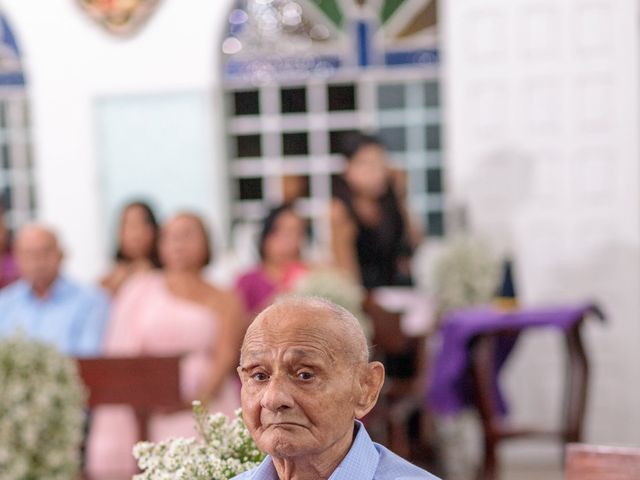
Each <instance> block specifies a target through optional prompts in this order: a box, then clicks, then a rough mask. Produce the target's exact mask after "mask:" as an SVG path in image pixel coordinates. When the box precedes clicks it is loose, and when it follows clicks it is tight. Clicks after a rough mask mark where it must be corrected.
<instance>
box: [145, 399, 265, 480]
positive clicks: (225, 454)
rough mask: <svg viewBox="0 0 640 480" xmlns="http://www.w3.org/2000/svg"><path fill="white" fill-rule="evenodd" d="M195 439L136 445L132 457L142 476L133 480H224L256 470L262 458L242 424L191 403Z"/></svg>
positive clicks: (237, 420)
mask: <svg viewBox="0 0 640 480" xmlns="http://www.w3.org/2000/svg"><path fill="white" fill-rule="evenodd" d="M193 414H194V419H195V423H196V429H197V431H198V433H199V434H200V437H201V440H198V439H196V438H172V439H168V440H165V441H162V442H159V443H151V442H140V443H138V444H137V445H136V446H135V447H134V449H133V454H134V456H135V457H136V459H137V461H138V466H139V467H140V469H141V470H142V473H140V474H138V475H136V476H135V477H134V480H228V479H230V478H233V477H234V476H236V475H238V474H240V473H242V472H244V471H246V470H250V469H252V468H254V467H257V466H258V465H259V464H260V462H261V461H262V459H263V458H264V454H263V453H262V452H260V451H259V450H258V448H257V447H256V445H255V443H254V442H253V439H252V438H251V436H250V435H249V432H248V430H247V428H246V426H245V424H244V422H243V421H242V416H241V414H240V410H238V412H236V418H235V419H233V420H231V421H229V419H228V418H227V417H226V416H225V415H223V414H222V413H216V414H213V415H210V414H209V413H208V411H207V410H206V408H205V407H204V406H203V405H202V404H201V403H200V402H193Z"/></svg>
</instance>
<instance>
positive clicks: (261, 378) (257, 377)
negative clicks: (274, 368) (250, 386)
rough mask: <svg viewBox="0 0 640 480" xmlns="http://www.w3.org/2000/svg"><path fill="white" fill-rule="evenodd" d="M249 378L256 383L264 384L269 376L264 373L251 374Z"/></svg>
mask: <svg viewBox="0 0 640 480" xmlns="http://www.w3.org/2000/svg"><path fill="white" fill-rule="evenodd" d="M251 378H252V379H253V380H255V381H257V382H264V381H265V380H268V379H269V375H267V374H266V373H264V372H256V373H252V374H251Z"/></svg>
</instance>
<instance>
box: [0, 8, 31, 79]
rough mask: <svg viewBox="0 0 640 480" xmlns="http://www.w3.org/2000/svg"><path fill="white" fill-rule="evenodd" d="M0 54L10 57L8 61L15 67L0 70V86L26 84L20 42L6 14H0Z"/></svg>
mask: <svg viewBox="0 0 640 480" xmlns="http://www.w3.org/2000/svg"><path fill="white" fill-rule="evenodd" d="M0 47H1V48H0V55H2V56H5V57H9V58H8V59H7V60H9V62H8V63H10V64H13V65H14V66H15V68H12V69H9V70H6V71H0V86H11V87H15V86H18V87H21V86H24V85H25V83H26V82H25V77H24V72H23V71H22V64H21V62H20V57H21V55H20V49H19V48H18V42H17V41H16V37H15V35H14V34H13V30H12V29H11V27H10V26H9V22H8V21H7V19H6V18H5V16H4V15H2V14H0Z"/></svg>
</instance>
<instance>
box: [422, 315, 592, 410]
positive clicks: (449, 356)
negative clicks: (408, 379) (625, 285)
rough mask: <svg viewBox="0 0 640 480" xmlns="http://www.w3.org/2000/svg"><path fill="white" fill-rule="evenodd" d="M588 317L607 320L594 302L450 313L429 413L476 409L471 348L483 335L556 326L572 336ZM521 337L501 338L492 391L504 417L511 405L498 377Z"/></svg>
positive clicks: (442, 329) (429, 397) (443, 331)
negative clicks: (569, 331) (572, 329)
mask: <svg viewBox="0 0 640 480" xmlns="http://www.w3.org/2000/svg"><path fill="white" fill-rule="evenodd" d="M587 313H593V314H595V315H597V316H598V317H599V318H600V319H604V316H603V315H602V312H601V311H600V310H599V309H598V307H596V306H595V305H594V304H592V303H584V304H580V305H573V306H562V307H555V308H553V307H551V308H530V309H524V310H516V311H511V312H504V311H499V310H497V309H495V308H491V307H482V308H472V309H466V310H458V311H453V312H451V313H449V314H448V315H447V316H446V317H445V318H444V321H443V323H442V326H441V327H440V334H441V346H440V350H439V352H438V353H437V355H436V358H435V362H434V367H433V373H432V376H431V384H430V385H429V390H428V393H427V401H428V404H429V406H430V408H431V409H432V410H433V411H434V412H436V413H438V414H440V415H453V414H456V413H458V412H460V411H461V410H463V409H464V408H466V407H469V406H470V405H472V404H473V388H472V378H471V371H470V357H469V345H470V343H471V341H472V340H473V339H474V338H475V337H477V336H478V335H480V334H483V333H490V332H496V331H500V330H505V329H508V330H510V331H513V332H516V333H517V332H521V331H522V330H524V329H526V328H539V327H552V328H557V329H559V330H563V331H567V330H569V329H570V328H571V327H573V326H574V325H575V324H576V322H578V321H580V319H582V318H583V316H584V315H585V314H587ZM517 338H518V336H517V334H516V335H513V336H508V337H506V336H504V337H500V338H499V340H498V345H497V348H496V358H495V363H494V365H495V371H494V372H493V377H494V382H493V387H494V391H495V394H496V399H497V401H498V405H497V407H498V409H499V411H500V412H501V413H502V414H505V413H506V412H507V404H506V401H505V399H504V396H503V394H502V392H501V389H500V385H499V382H498V374H499V372H500V369H501V368H502V366H503V365H504V363H505V361H506V360H507V358H508V357H509V354H510V353H511V351H512V350H513V347H514V346H515V344H516V341H517Z"/></svg>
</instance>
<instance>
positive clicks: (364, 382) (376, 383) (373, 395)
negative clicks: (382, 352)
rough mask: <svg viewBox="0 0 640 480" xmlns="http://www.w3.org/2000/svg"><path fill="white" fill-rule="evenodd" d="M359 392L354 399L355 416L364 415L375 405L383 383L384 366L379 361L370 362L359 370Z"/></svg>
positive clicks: (360, 416)
mask: <svg viewBox="0 0 640 480" xmlns="http://www.w3.org/2000/svg"><path fill="white" fill-rule="evenodd" d="M358 381H359V387H360V388H359V392H358V397H357V398H356V399H355V400H356V402H355V414H356V418H358V419H360V418H362V417H364V416H365V415H366V414H367V413H369V412H370V411H371V409H372V408H373V407H374V406H375V404H376V402H377V401H378V395H379V394H380V390H382V385H383V384H384V366H383V365H382V363H380V362H370V363H368V364H367V365H365V366H363V367H362V369H361V371H360V378H359V380H358Z"/></svg>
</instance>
